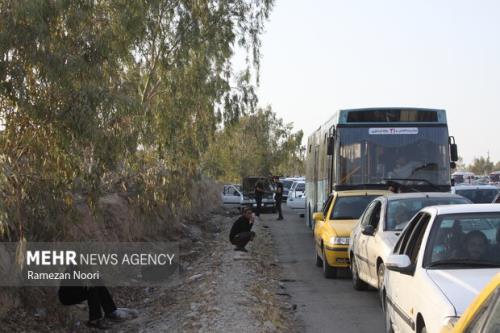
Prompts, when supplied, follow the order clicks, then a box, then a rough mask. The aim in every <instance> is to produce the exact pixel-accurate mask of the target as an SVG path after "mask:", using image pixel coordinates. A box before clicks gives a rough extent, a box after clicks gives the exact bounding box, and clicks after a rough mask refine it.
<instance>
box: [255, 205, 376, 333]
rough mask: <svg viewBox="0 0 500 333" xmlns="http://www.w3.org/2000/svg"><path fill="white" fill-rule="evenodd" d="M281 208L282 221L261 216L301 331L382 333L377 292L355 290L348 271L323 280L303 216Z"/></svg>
mask: <svg viewBox="0 0 500 333" xmlns="http://www.w3.org/2000/svg"><path fill="white" fill-rule="evenodd" d="M283 208H284V212H283V213H284V216H285V220H282V221H277V220H276V215H274V214H263V215H261V221H262V223H263V224H264V225H267V226H269V230H270V231H271V235H272V236H273V239H274V244H275V247H276V252H277V255H278V259H279V262H280V265H281V266H282V270H283V283H284V284H285V286H286V290H287V293H289V294H290V295H291V299H290V300H289V302H290V303H293V304H297V310H296V311H297V316H298V319H299V321H301V322H302V323H303V325H304V327H303V328H301V330H303V331H304V332H314V333H316V332H329V333H331V332H359V333H362V332H369V333H374V332H383V331H384V317H383V313H382V310H381V308H380V306H379V303H378V298H377V292H376V291H375V290H372V291H362V292H360V291H356V290H354V289H353V288H352V284H351V278H350V274H349V272H347V271H346V272H344V274H342V276H343V277H342V278H338V279H326V278H324V277H323V272H322V270H321V268H318V267H316V266H315V257H314V249H313V236H312V233H311V230H310V229H309V228H308V227H306V225H305V219H304V218H301V217H299V215H298V214H296V213H294V212H292V211H291V210H289V209H287V208H286V206H284V207H283Z"/></svg>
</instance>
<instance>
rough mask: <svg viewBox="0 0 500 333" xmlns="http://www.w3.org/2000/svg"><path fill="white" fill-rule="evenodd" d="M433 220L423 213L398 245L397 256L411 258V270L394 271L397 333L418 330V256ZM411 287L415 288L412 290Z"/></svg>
mask: <svg viewBox="0 0 500 333" xmlns="http://www.w3.org/2000/svg"><path fill="white" fill-rule="evenodd" d="M430 220H431V215H430V214H428V213H426V212H422V213H419V214H418V215H417V216H416V217H415V218H414V219H413V220H412V222H413V223H412V224H411V225H409V228H407V229H405V233H404V235H401V237H403V239H402V241H401V243H399V244H398V245H396V250H397V254H406V255H407V256H408V257H409V258H410V262H411V266H410V267H411V269H410V270H409V271H407V272H395V271H392V272H391V273H390V274H391V278H390V281H389V283H390V284H391V286H390V288H391V291H390V295H391V296H390V297H391V299H392V301H391V303H392V309H393V312H392V313H393V315H392V320H393V323H394V325H395V332H414V331H415V329H416V322H415V314H416V303H417V302H418V299H420V295H419V293H420V292H421V290H419V288H417V287H416V286H418V285H419V283H418V281H416V279H417V278H418V274H416V271H417V269H418V267H417V260H418V255H419V253H420V249H421V245H422V241H423V238H424V237H423V236H424V234H425V231H426V229H427V226H428V224H429V221H430ZM411 286H414V288H412V287H411Z"/></svg>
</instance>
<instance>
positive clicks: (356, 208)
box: [330, 195, 377, 220]
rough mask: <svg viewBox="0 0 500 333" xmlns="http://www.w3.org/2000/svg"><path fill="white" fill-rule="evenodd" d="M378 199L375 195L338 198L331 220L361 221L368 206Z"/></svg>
mask: <svg viewBox="0 0 500 333" xmlns="http://www.w3.org/2000/svg"><path fill="white" fill-rule="evenodd" d="M376 197H377V196H374V195H362V196H348V197H337V200H335V204H334V206H333V209H332V212H331V214H330V220H356V219H359V217H360V216H361V214H363V212H364V210H365V209H366V206H368V204H369V203H370V202H372V200H373V199H375V198H376Z"/></svg>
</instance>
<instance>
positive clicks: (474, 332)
mask: <svg viewBox="0 0 500 333" xmlns="http://www.w3.org/2000/svg"><path fill="white" fill-rule="evenodd" d="M480 332H485V333H486V332H500V289H499V288H498V287H497V288H496V290H495V291H494V292H493V293H492V294H491V296H490V297H488V299H487V300H485V301H484V302H483V304H481V308H479V310H478V312H477V313H476V315H475V316H474V318H473V319H472V320H471V323H470V324H469V325H468V326H467V328H466V329H465V333H480Z"/></svg>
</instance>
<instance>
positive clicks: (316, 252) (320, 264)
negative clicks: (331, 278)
mask: <svg viewBox="0 0 500 333" xmlns="http://www.w3.org/2000/svg"><path fill="white" fill-rule="evenodd" d="M314 254H315V255H316V267H322V266H323V260H322V259H321V257H320V256H319V255H318V251H317V250H316V243H315V244H314Z"/></svg>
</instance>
